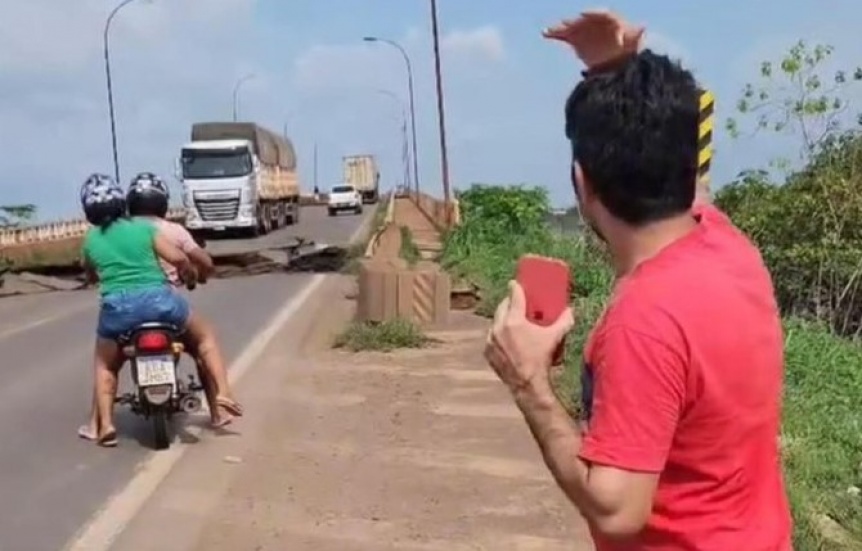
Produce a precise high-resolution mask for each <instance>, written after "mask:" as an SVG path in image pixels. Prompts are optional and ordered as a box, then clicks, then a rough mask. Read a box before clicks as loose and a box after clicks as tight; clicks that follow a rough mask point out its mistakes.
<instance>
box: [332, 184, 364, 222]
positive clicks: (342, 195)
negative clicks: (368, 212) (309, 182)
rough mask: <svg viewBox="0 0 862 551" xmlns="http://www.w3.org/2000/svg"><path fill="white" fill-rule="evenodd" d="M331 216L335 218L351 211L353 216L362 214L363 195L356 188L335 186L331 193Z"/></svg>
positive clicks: (346, 185) (345, 185)
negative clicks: (340, 213) (342, 212)
mask: <svg viewBox="0 0 862 551" xmlns="http://www.w3.org/2000/svg"><path fill="white" fill-rule="evenodd" d="M328 207H329V216H335V215H336V214H338V213H339V212H341V211H343V210H349V211H351V212H353V214H362V195H361V194H360V193H359V192H358V191H356V188H355V187H353V186H351V185H348V184H341V185H338V186H334V187H333V188H332V190H331V191H330V192H329V205H328Z"/></svg>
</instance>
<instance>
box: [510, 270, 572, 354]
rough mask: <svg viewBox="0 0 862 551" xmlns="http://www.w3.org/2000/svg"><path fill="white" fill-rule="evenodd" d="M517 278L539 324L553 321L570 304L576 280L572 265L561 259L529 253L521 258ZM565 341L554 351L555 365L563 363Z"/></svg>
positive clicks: (530, 313) (531, 315)
mask: <svg viewBox="0 0 862 551" xmlns="http://www.w3.org/2000/svg"><path fill="white" fill-rule="evenodd" d="M515 280H516V281H517V282H518V284H519V285H521V288H522V289H524V296H525V297H526V299H527V319H528V320H530V321H531V322H532V323H535V324H536V325H542V326H548V325H553V323H554V322H555V321H557V319H558V318H559V317H560V315H561V314H562V313H563V311H564V310H565V309H566V307H567V306H568V305H569V296H570V292H571V288H572V280H571V275H570V272H569V266H568V265H567V264H566V263H565V262H563V261H562V260H560V259H557V258H549V257H546V256H538V255H534V254H527V255H524V256H522V257H521V259H520V260H519V261H518V267H517V269H516V272H515ZM564 351H565V341H563V342H561V343H560V346H559V347H558V348H557V349H556V350H555V351H554V356H553V361H552V364H551V365H555V366H557V365H560V364H561V363H563V352H564Z"/></svg>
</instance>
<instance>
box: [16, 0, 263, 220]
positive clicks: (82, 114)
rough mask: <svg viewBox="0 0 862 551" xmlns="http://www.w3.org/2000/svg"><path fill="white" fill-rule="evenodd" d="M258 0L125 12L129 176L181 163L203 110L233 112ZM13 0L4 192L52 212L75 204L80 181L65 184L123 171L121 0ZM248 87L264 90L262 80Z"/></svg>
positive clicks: (140, 5) (157, 4) (159, 3)
mask: <svg viewBox="0 0 862 551" xmlns="http://www.w3.org/2000/svg"><path fill="white" fill-rule="evenodd" d="M255 1H256V0H154V1H153V2H147V1H146V0H139V1H137V2H134V3H132V4H129V5H128V6H126V7H124V8H123V9H122V11H120V12H119V13H118V15H117V17H116V18H115V19H114V22H113V24H112V27H111V36H110V38H111V59H112V68H113V76H114V92H115V106H116V114H117V121H118V141H119V153H120V167H121V169H122V176H123V177H124V178H129V177H130V176H131V175H132V173H133V172H134V171H139V170H144V169H150V170H155V171H158V172H162V173H165V174H168V173H170V171H171V166H172V159H173V157H174V156H175V154H176V149H177V146H178V144H179V143H181V142H182V141H184V140H185V139H186V134H187V132H188V125H189V123H190V122H191V121H193V120H195V119H196V118H201V117H205V118H210V117H219V116H229V114H230V108H231V103H230V102H231V87H232V86H233V82H235V79H236V78H237V77H238V76H240V75H241V74H242V73H243V72H244V71H245V70H248V69H249V67H248V66H247V65H245V63H244V59H245V56H246V53H247V51H248V47H247V46H248V45H247V41H248V36H249V35H251V34H252V33H250V32H249V29H250V25H251V10H252V8H253V7H254V3H255ZM8 4H9V5H8V6H4V11H3V17H2V18H0V89H2V90H3V91H4V102H2V104H0V128H3V133H2V134H0V150H2V151H3V155H2V156H0V172H2V173H3V174H4V178H3V180H2V181H0V195H2V196H3V201H4V202H19V201H20V202H37V203H39V204H40V207H41V208H42V215H43V216H48V217H50V216H55V215H57V214H71V213H74V212H75V211H76V209H77V205H76V204H75V200H74V192H73V191H70V192H69V193H68V194H66V193H63V192H62V191H61V190H63V189H66V190H74V189H75V188H76V187H77V185H78V184H79V182H80V181H82V180H83V179H84V178H85V177H86V176H87V174H89V173H90V172H93V171H97V170H98V171H104V172H112V163H111V154H110V135H109V132H108V131H109V125H108V118H107V105H106V92H105V80H104V79H105V77H104V65H103V58H102V30H103V28H104V24H105V20H106V17H107V16H108V14H109V13H110V11H111V9H113V8H114V7H115V6H116V5H117V0H75V1H74V2H71V1H69V0H26V1H24V2H14V3H8ZM34 29H36V31H35V32H34ZM258 85H259V86H266V81H265V79H263V82H262V84H258ZM246 93H247V94H248V95H249V96H250V97H252V95H253V94H254V93H255V89H254V87H253V86H251V83H249V88H248V90H247V91H246ZM21 182H26V185H22V184H21ZM58 191H60V193H58ZM46 198H51V199H50V200H46Z"/></svg>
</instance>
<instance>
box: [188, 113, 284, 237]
mask: <svg viewBox="0 0 862 551" xmlns="http://www.w3.org/2000/svg"><path fill="white" fill-rule="evenodd" d="M177 171H178V177H179V179H180V181H181V182H182V185H183V204H184V206H185V208H186V222H185V224H186V228H187V229H188V230H189V231H190V232H191V233H192V234H193V235H195V236H196V237H204V236H205V235H207V234H211V233H215V232H218V233H223V232H227V231H231V230H232V231H239V232H242V233H245V234H250V235H252V236H255V237H256V236H258V235H262V234H266V233H268V232H270V231H271V230H273V229H275V228H278V227H280V226H284V225H288V224H295V223H297V222H299V212H300V207H299V180H298V178H297V173H296V153H295V151H294V149H293V144H292V143H291V142H290V140H288V139H287V138H286V137H282V136H279V135H278V134H275V133H273V132H271V131H269V130H267V129H265V128H262V127H260V126H258V125H256V124H254V123H244V122H240V123H237V122H205V123H196V124H194V125H192V130H191V141H190V142H189V143H187V144H185V145H184V146H183V148H182V154H181V157H180V160H179V162H178V170H177Z"/></svg>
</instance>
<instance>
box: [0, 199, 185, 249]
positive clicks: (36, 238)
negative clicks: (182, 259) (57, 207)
mask: <svg viewBox="0 0 862 551" xmlns="http://www.w3.org/2000/svg"><path fill="white" fill-rule="evenodd" d="M185 217H186V211H185V209H182V208H175V209H171V210H169V211H168V218H169V219H171V220H173V221H175V222H179V221H182V220H185ZM89 227H90V224H89V223H88V222H87V221H86V220H85V219H83V218H79V219H72V220H60V221H56V222H45V223H44V224H36V225H33V226H19V227H14V228H4V229H2V230H0V248H4V247H15V246H24V245H33V244H39V243H50V242H52V241H63V240H66V239H72V238H75V237H81V236H83V235H84V234H85V233H86V232H87V229H88V228H89Z"/></svg>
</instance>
